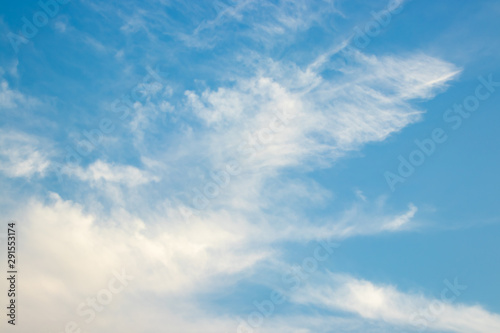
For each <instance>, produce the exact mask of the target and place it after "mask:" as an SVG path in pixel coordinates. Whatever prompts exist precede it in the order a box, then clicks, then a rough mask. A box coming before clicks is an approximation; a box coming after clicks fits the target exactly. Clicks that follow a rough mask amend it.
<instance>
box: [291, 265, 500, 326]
mask: <svg viewBox="0 0 500 333" xmlns="http://www.w3.org/2000/svg"><path fill="white" fill-rule="evenodd" d="M324 278H325V280H323V283H319V284H316V285H309V286H306V287H304V288H303V289H301V290H300V291H298V292H297V294H296V295H294V296H293V301H294V302H297V303H301V304H313V305H316V306H319V307H323V308H326V309H330V310H334V311H338V310H340V311H347V312H352V313H355V314H357V315H359V316H360V317H362V318H365V319H369V320H375V321H383V322H386V323H388V324H391V325H396V326H398V327H401V328H407V329H417V328H421V327H422V326H421V325H425V327H426V328H428V329H431V330H445V331H450V332H457V333H494V332H498V330H499V329H500V316H499V315H497V314H493V313H490V312H488V311H486V310H485V309H483V308H482V307H480V306H478V305H464V304H461V303H451V302H450V301H445V300H441V299H431V298H428V297H425V296H423V295H419V294H407V293H403V292H400V291H398V290H397V289H396V288H394V287H392V286H386V285H376V284H373V283H371V282H369V281H365V280H359V279H355V278H353V277H350V276H345V275H337V274H328V275H326V276H325V277H324ZM451 296H453V291H452V290H449V291H448V295H446V297H447V298H451ZM455 298H456V297H455ZM429 309H431V311H432V309H435V310H434V312H431V313H430V314H429V316H428V317H427V318H428V320H426V321H425V324H423V323H422V322H421V319H418V320H417V317H418V314H419V313H421V312H422V310H429ZM419 320H420V321H419Z"/></svg>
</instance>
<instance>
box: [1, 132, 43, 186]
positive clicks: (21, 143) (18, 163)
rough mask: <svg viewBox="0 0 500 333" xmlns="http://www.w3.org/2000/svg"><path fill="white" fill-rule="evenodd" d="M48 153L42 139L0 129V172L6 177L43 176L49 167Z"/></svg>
mask: <svg viewBox="0 0 500 333" xmlns="http://www.w3.org/2000/svg"><path fill="white" fill-rule="evenodd" d="M50 151H51V148H50V146H49V143H48V142H47V141H46V140H44V139H41V138H39V137H36V136H33V135H29V134H26V133H22V132H17V131H9V130H4V129H0V161H1V163H0V171H1V172H2V173H4V174H5V175H6V176H8V177H28V178H29V177H32V176H34V175H41V176H43V175H44V174H45V172H46V170H47V168H48V167H49V165H50V157H51V153H50Z"/></svg>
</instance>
